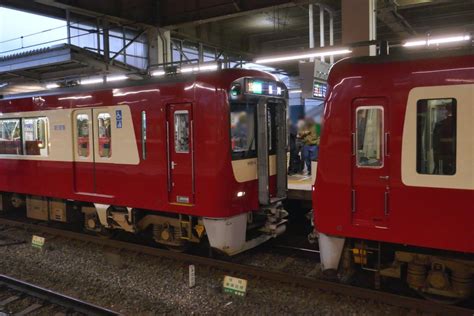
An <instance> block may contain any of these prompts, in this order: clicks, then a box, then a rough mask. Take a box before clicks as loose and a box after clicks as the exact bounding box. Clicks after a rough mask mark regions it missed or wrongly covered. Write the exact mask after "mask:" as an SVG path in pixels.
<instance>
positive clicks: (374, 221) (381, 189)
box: [351, 98, 390, 228]
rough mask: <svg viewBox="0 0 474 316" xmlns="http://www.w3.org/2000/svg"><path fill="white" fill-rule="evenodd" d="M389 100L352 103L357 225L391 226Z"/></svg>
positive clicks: (355, 223)
mask: <svg viewBox="0 0 474 316" xmlns="http://www.w3.org/2000/svg"><path fill="white" fill-rule="evenodd" d="M388 115H389V113H388V107H387V101H386V99H384V98H363V99H362V98H361V99H356V100H355V101H354V102H353V104H352V192H351V199H352V203H351V208H352V223H353V224H354V225H360V226H369V227H377V228H387V227H388V217H389V214H390V176H389V175H390V172H389V171H390V159H389V158H390V154H389V144H388V142H389V136H390V134H389V124H388V122H389V120H388Z"/></svg>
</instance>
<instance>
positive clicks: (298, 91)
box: [288, 89, 303, 93]
mask: <svg viewBox="0 0 474 316" xmlns="http://www.w3.org/2000/svg"><path fill="white" fill-rule="evenodd" d="M301 92H303V91H302V90H301V89H293V90H288V93H301Z"/></svg>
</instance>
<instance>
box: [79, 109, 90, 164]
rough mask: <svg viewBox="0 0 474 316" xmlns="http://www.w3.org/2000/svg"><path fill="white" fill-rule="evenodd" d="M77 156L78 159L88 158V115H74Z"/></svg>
mask: <svg viewBox="0 0 474 316" xmlns="http://www.w3.org/2000/svg"><path fill="white" fill-rule="evenodd" d="M76 128H77V154H78V155H79V157H89V150H90V144H89V115H87V114H77V115H76Z"/></svg>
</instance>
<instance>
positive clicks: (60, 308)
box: [0, 274, 120, 316]
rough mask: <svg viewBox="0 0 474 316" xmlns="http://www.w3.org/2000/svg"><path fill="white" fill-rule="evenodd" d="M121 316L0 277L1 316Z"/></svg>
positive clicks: (22, 282)
mask: <svg viewBox="0 0 474 316" xmlns="http://www.w3.org/2000/svg"><path fill="white" fill-rule="evenodd" d="M30 313H35V314H38V313H40V314H44V315H46V314H48V315H68V314H74V315H96V316H113V315H120V314H118V313H116V312H114V311H111V310H109V309H105V308H103V307H99V306H96V305H93V304H90V303H87V302H84V301H81V300H78V299H75V298H72V297H70V296H66V295H63V294H60V293H57V292H53V291H50V290H48V289H45V288H42V287H39V286H36V285H33V284H30V283H27V282H24V281H21V280H18V279H14V278H12V277H9V276H6V275H3V274H0V315H28V314H30Z"/></svg>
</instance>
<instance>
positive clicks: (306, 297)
mask: <svg viewBox="0 0 474 316" xmlns="http://www.w3.org/2000/svg"><path fill="white" fill-rule="evenodd" d="M0 234H1V235H8V236H13V237H14V238H17V239H23V240H26V241H28V242H26V243H25V244H19V245H10V246H4V247H0V273H2V274H6V275H9V276H12V277H15V278H19V279H21V280H24V281H27V282H30V283H33V284H36V285H39V286H42V287H46V288H49V289H51V290H54V291H57V292H60V293H63V294H66V295H70V296H73V297H76V298H79V299H81V300H86V301H88V302H91V303H94V304H97V305H100V306H104V307H106V308H110V309H113V310H115V311H118V312H120V313H123V314H126V315H156V314H213V315H214V314H251V315H270V314H271V315H281V314H305V315H368V314H371V315H407V314H416V313H415V312H414V311H409V310H406V309H403V308H398V307H394V306H390V305H386V304H382V303H378V302H375V301H370V300H362V299H356V298H352V297H345V296H341V295H337V294H333V293H328V292H323V291H318V290H309V289H306V288H301V287H294V286H289V285H285V284H281V283H275V282H272V281H267V280H256V279H250V280H249V284H248V290H247V296H246V297H244V298H241V297H237V296H233V295H230V294H226V293H223V292H222V289H221V288H222V281H223V278H224V275H225V273H224V272H223V271H219V270H216V269H208V268H207V267H202V266H196V286H195V287H194V288H189V286H188V265H187V264H184V263H180V262H177V261H174V260H169V259H164V258H157V257H151V256H146V255H137V254H133V253H128V252H121V253H119V252H117V251H116V250H114V249H104V248H103V247H100V246H97V245H94V244H88V243H84V242H79V241H71V240H66V239H63V238H59V237H48V236H45V237H46V245H45V246H44V249H43V250H39V249H36V248H33V247H32V246H31V243H30V241H31V236H32V234H31V233H29V232H26V231H24V230H20V229H11V228H8V229H2V228H1V227H0ZM274 264H276V263H274ZM234 276H236V277H239V275H234Z"/></svg>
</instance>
